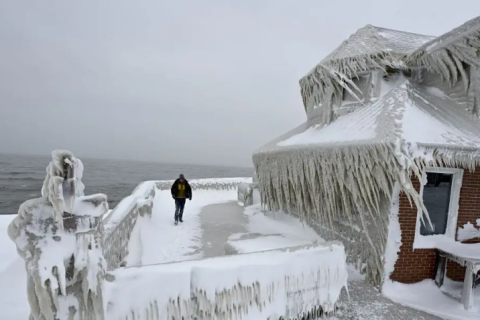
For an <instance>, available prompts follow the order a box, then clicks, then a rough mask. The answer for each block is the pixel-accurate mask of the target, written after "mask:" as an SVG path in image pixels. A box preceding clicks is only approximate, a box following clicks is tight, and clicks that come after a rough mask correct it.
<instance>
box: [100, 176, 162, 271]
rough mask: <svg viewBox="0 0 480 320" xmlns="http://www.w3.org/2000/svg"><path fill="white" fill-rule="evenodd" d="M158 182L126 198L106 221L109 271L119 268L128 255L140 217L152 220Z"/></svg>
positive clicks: (151, 182)
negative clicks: (129, 245) (131, 238)
mask: <svg viewBox="0 0 480 320" xmlns="http://www.w3.org/2000/svg"><path fill="white" fill-rule="evenodd" d="M155 190H156V182H155V181H145V182H142V183H140V184H139V185H138V187H137V188H136V189H135V190H134V191H133V192H132V194H131V195H130V196H128V197H126V198H124V199H123V200H122V201H120V203H119V204H118V205H117V206H116V207H115V209H114V210H113V211H112V212H110V214H109V215H108V216H107V217H105V219H104V222H103V223H104V226H105V227H104V228H105V235H104V237H103V240H104V241H103V243H104V255H105V259H106V261H107V265H108V270H113V269H116V268H118V267H119V266H120V265H121V264H122V263H123V262H124V259H125V257H127V255H128V253H129V252H128V243H129V241H130V237H131V235H132V231H133V229H134V227H135V225H136V224H137V219H138V217H147V218H150V217H151V215H152V210H153V199H154V198H155Z"/></svg>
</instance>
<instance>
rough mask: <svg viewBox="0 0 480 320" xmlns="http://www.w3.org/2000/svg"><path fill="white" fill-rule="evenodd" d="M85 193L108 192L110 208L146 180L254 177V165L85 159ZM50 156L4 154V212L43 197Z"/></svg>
mask: <svg viewBox="0 0 480 320" xmlns="http://www.w3.org/2000/svg"><path fill="white" fill-rule="evenodd" d="M81 160H82V162H83V165H84V167H85V169H84V173H83V179H82V181H83V183H84V184H85V194H93V193H105V194H106V195H107V196H108V200H109V205H110V208H113V207H114V206H115V205H116V204H117V203H118V202H119V201H120V200H121V199H123V198H124V197H126V196H128V195H130V194H131V193H132V191H133V189H135V187H136V186H137V185H138V184H139V183H140V182H142V181H145V180H170V179H174V178H176V177H178V174H179V173H183V174H185V177H186V178H187V179H194V178H228V177H251V176H252V174H253V168H235V167H215V166H198V165H186V164H165V163H153V162H133V161H120V160H98V159H85V158H81ZM50 161H51V158H50V157H48V156H24V155H9V154H0V214H13V213H17V211H18V207H19V206H20V204H21V203H22V202H24V201H25V200H28V199H31V198H36V197H40V191H41V188H42V184H43V180H44V179H45V169H46V167H47V165H48V163H49V162H50Z"/></svg>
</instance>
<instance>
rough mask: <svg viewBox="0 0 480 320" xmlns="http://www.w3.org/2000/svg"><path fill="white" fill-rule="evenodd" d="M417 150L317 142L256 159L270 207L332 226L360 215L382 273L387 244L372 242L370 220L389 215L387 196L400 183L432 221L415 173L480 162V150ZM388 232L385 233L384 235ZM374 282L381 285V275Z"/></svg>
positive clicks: (264, 200)
mask: <svg viewBox="0 0 480 320" xmlns="http://www.w3.org/2000/svg"><path fill="white" fill-rule="evenodd" d="M467 149H468V150H467ZM416 150H417V152H418V153H417V154H415V155H412V154H411V152H410V150H409V146H408V145H405V144H403V143H397V144H395V143H390V144H389V143H377V144H356V145H353V144H352V145H348V146H342V147H339V146H322V147H319V146H315V145H312V146H309V147H308V146H304V147H293V148H285V149H281V150H275V151H259V152H257V153H255V154H254V156H253V161H254V164H255V169H256V172H257V175H258V181H259V189H260V194H261V199H262V203H263V204H264V205H265V206H266V207H267V208H268V209H270V210H283V211H286V212H289V213H294V214H295V215H298V216H299V217H300V219H302V220H303V221H305V222H307V223H309V224H312V223H313V224H316V225H321V226H322V227H326V228H330V229H333V228H334V221H335V219H336V218H339V217H342V218H344V219H348V222H349V223H352V222H353V221H354V220H358V219H359V220H360V222H361V228H362V230H363V233H364V235H365V237H366V239H367V242H368V243H370V246H371V251H372V253H373V254H374V255H375V258H372V259H370V261H369V267H371V268H374V269H375V270H368V271H367V273H368V274H371V275H373V276H374V277H378V276H379V275H381V274H382V272H383V264H382V255H383V252H382V248H383V247H384V245H385V243H374V241H372V239H371V237H370V235H369V232H368V229H369V228H368V225H369V224H370V223H372V222H373V223H374V224H375V223H377V221H384V219H383V218H384V215H388V210H389V208H387V209H385V208H386V207H385V205H384V203H383V201H385V199H387V200H389V201H391V197H392V192H393V189H394V185H395V183H396V182H398V186H399V189H400V191H402V192H403V193H404V194H405V195H406V196H407V198H408V200H409V201H410V204H411V205H412V206H415V207H416V208H419V209H420V210H421V211H422V212H423V215H422V220H423V221H424V223H426V224H428V223H430V218H429V216H428V214H427V210H426V208H425V206H424V204H423V201H422V199H421V197H420V195H419V193H418V192H417V190H415V188H414V187H413V184H412V176H413V177H415V178H416V179H418V180H419V181H422V172H423V170H424V169H425V168H426V167H435V166H442V167H445V166H447V167H463V168H466V169H469V170H470V171H473V170H475V167H476V166H478V165H480V152H479V151H478V150H477V151H476V152H474V153H472V150H470V148H453V149H447V148H441V147H440V146H428V145H417V146H416ZM420 154H422V155H423V156H419V155H420ZM354 215H355V216H354ZM378 223H380V224H381V222H378ZM384 227H385V226H382V225H378V230H379V232H383V233H385V232H387V230H386V228H384ZM386 237H387V235H386V234H384V235H380V237H379V238H380V239H386ZM377 239H378V237H377ZM372 281H373V282H374V283H375V284H379V283H378V281H381V279H380V278H378V279H373V280H372Z"/></svg>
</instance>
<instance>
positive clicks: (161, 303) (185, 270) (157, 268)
mask: <svg viewBox="0 0 480 320" xmlns="http://www.w3.org/2000/svg"><path fill="white" fill-rule="evenodd" d="M113 275H114V277H115V281H114V282H112V283H109V285H108V286H109V287H108V290H107V292H108V296H109V305H110V306H111V307H110V308H109V309H108V311H107V314H108V317H107V318H108V319H109V320H117V319H118V320H120V319H122V320H130V319H151V320H160V319H165V320H167V319H168V320H172V319H173V320H177V319H190V318H191V317H192V316H194V317H195V319H198V320H201V319H205V320H206V319H219V320H228V319H245V320H246V319H255V320H257V319H279V318H280V317H282V319H292V318H293V319H298V318H299V317H302V316H305V315H310V317H309V318H313V317H312V315H313V313H315V314H318V315H320V314H322V315H324V316H328V315H332V314H334V313H335V305H336V302H337V300H338V298H339V295H340V292H341V290H342V288H343V287H344V286H346V283H347V276H348V274H347V269H346V263H345V252H344V248H343V246H342V244H341V243H339V242H330V243H322V244H317V245H312V246H302V247H295V248H289V249H282V250H271V251H264V252H257V253H249V254H242V255H234V256H228V257H218V258H211V259H203V260H195V261H193V260H192V261H185V262H179V263H170V264H161V265H153V266H146V267H141V268H135V267H134V268H125V269H119V270H116V271H114V272H113Z"/></svg>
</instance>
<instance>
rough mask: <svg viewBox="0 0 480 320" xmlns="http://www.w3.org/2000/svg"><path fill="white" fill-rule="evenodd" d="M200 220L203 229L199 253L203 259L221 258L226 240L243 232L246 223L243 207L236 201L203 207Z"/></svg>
mask: <svg viewBox="0 0 480 320" xmlns="http://www.w3.org/2000/svg"><path fill="white" fill-rule="evenodd" d="M200 220H201V224H202V229H203V237H202V248H201V251H202V252H203V257H204V258H209V257H216V256H223V255H224V254H225V244H226V243H227V241H228V238H229V237H230V236H231V235H232V234H236V233H243V232H245V231H246V229H245V225H246V224H247V223H248V219H247V217H246V216H245V215H244V214H243V207H240V206H239V205H238V204H237V202H236V201H231V202H227V203H222V204H212V205H209V206H206V207H204V208H203V209H202V212H201V213H200Z"/></svg>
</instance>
